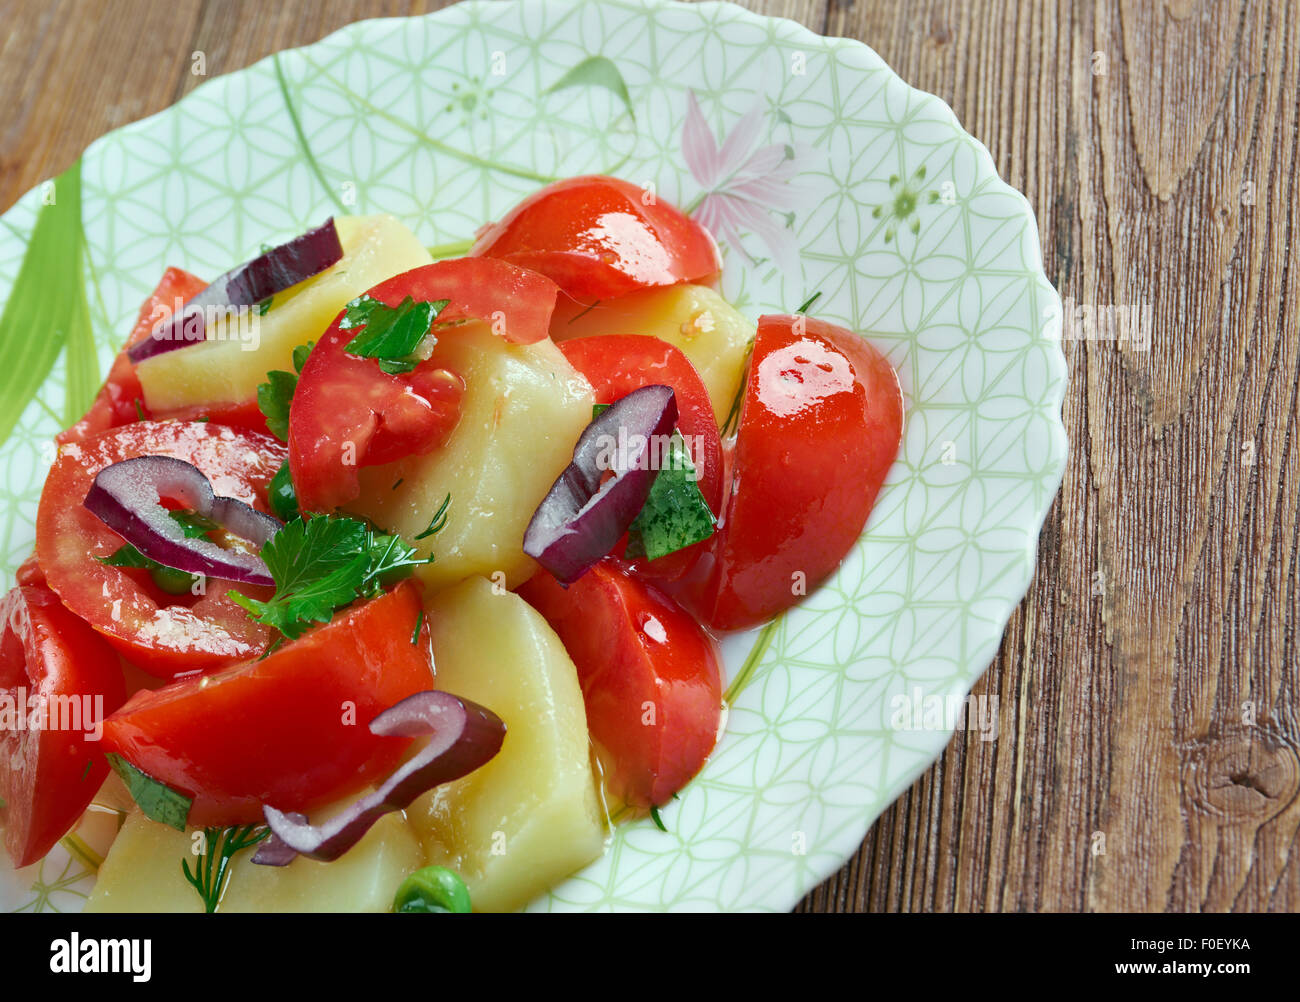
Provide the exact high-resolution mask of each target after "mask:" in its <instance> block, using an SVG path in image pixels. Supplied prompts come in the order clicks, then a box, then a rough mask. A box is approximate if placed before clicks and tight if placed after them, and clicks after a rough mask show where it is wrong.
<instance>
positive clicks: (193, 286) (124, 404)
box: [55, 268, 265, 445]
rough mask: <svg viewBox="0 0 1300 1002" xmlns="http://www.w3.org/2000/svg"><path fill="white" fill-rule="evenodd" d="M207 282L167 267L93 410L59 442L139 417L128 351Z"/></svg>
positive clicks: (139, 395) (139, 397)
mask: <svg viewBox="0 0 1300 1002" xmlns="http://www.w3.org/2000/svg"><path fill="white" fill-rule="evenodd" d="M207 284H208V283H207V282H205V281H203V279H201V278H199V277H197V276H195V275H191V274H190V273H189V272H188V271H182V270H181V269H180V268H168V269H167V270H166V271H165V272H163V276H162V278H161V279H159V280H158V285H157V287H156V288H155V289H154V290H153V292H151V293H150V294H149V298H148V299H146V300H145V301H144V303H142V304H141V306H140V313H139V315H138V316H137V317H136V321H135V327H133V328H132V330H131V333H130V334H129V335H128V336H127V339H126V345H125V346H124V347H123V348H122V350H121V351H119V352H118V353H117V357H116V358H115V359H114V360H113V366H112V368H111V369H109V372H108V378H107V379H105V380H104V385H103V386H101V387H100V388H99V392H98V393H97V394H96V395H95V399H94V401H93V402H92V403H91V405H90V409H89V410H88V411H86V414H85V416H84V417H83V418H82V419H81V420H80V421H78V422H77V423H76V424H74V425H73V426H72V427H71V428H69V429H67V430H66V431H63V432H60V433H59V435H58V436H57V437H56V438H55V441H56V442H58V443H59V445H64V444H66V443H68V442H81V441H83V440H85V439H86V438H88V437H89V436H91V435H97V434H98V433H99V432H101V431H107V430H108V429H109V428H117V427H120V426H121V425H124V424H130V423H131V422H133V421H138V420H140V413H141V411H144V389H143V388H142V387H141V385H140V378H139V377H138V376H137V375H136V374H135V365H134V364H133V363H132V362H131V360H130V359H129V358H128V357H127V354H126V350H127V348H130V347H131V346H132V345H133V344H138V343H139V342H140V341H143V340H144V339H145V338H147V337H148V336H149V334H150V332H151V331H152V330H153V329H154V327H156V326H157V325H158V324H159V323H161V322H162V321H163V320H164V319H166V318H167V317H169V316H171V314H172V310H173V309H175V307H176V301H177V300H180V301H181V302H182V303H185V302H188V301H189V300H190V299H192V298H193V297H194V296H195V295H197V294H198V293H199V292H201V291H202V290H203V289H205V288H206V287H207ZM137 402H138V403H139V405H140V408H141V410H139V411H137V410H136V405H137ZM144 413H145V416H146V417H148V416H149V415H148V412H147V411H145V412H144ZM263 430H265V429H263Z"/></svg>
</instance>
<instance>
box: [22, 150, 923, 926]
mask: <svg viewBox="0 0 1300 1002" xmlns="http://www.w3.org/2000/svg"><path fill="white" fill-rule="evenodd" d="M721 267H722V262H721V259H720V256H719V253H718V250H717V247H716V244H715V243H714V240H713V238H712V237H711V236H710V234H709V233H708V232H707V231H706V230H705V229H703V228H702V227H701V226H700V225H699V224H698V223H697V222H695V221H694V220H692V219H691V218H690V217H688V216H687V215H685V214H683V213H682V212H680V211H679V210H678V209H676V208H675V207H673V206H671V205H669V204H667V203H666V202H664V201H663V200H661V199H657V198H656V197H655V196H654V195H653V193H652V192H651V191H649V190H645V189H642V188H640V187H637V186H635V185H632V184H630V183H628V182H626V181H622V180H619V179H616V178H612V177H603V176H586V177H578V178H572V179H569V180H565V181H561V182H558V183H555V184H551V185H548V186H547V187H544V188H542V189H540V190H539V191H537V192H535V193H534V194H533V195H531V196H529V197H528V198H526V199H525V200H524V201H523V202H522V203H520V204H519V205H517V206H516V207H515V208H514V209H512V210H511V211H510V212H509V213H507V214H506V215H505V216H504V217H503V218H502V219H500V220H499V221H497V222H494V223H490V224H488V225H486V226H485V227H483V229H481V230H480V232H479V234H478V236H477V238H476V239H475V241H474V242H473V244H472V246H471V247H470V248H469V250H468V253H467V254H466V256H464V257H458V258H446V259H442V260H437V261H435V260H434V259H433V257H432V255H431V254H430V251H429V250H428V249H426V248H425V247H424V246H422V245H421V243H420V241H419V240H418V239H417V238H416V237H415V236H414V234H412V233H411V232H410V231H409V230H408V229H406V228H405V227H404V226H403V225H402V224H401V223H400V222H398V221H397V220H396V219H394V218H392V217H389V216H371V217H339V218H335V219H331V220H328V221H327V222H326V223H325V224H323V225H322V226H320V227H317V228H315V229H313V230H311V231H309V232H307V233H304V234H302V235H301V236H298V237H296V238H295V239H293V240H291V241H289V242H288V243H285V244H281V245H278V246H274V247H264V248H263V249H262V253H261V254H259V255H258V256H257V257H256V258H254V259H252V260H250V261H248V262H246V263H244V264H241V265H239V266H237V267H235V268H233V269H232V270H231V271H229V272H227V273H226V274H224V275H222V276H220V277H218V278H216V279H215V280H213V281H211V282H205V281H203V280H202V279H199V278H197V277H196V276H193V275H191V274H189V273H187V272H185V271H182V270H180V269H178V268H169V269H168V270H167V271H166V272H165V273H164V274H163V276H162V278H161V279H160V281H159V282H158V285H157V287H156V289H155V290H154V292H153V294H152V295H151V296H150V297H149V299H148V300H146V302H145V303H144V304H143V305H142V307H141V310H140V314H139V318H138V322H137V323H136V326H135V328H134V330H133V331H132V332H131V334H130V336H129V338H128V340H127V344H126V347H125V348H124V349H123V350H122V352H121V353H120V354H119V356H118V357H117V359H116V361H115V362H114V364H113V367H112V369H111V371H110V373H109V375H108V378H107V380H106V382H105V383H104V385H103V387H102V388H101V389H100V391H99V394H98V396H97V397H96V399H95V401H94V403H93V404H92V406H91V408H90V409H89V411H88V412H87V413H86V415H85V416H84V417H83V418H82V420H81V421H79V422H77V423H76V424H75V425H73V426H72V427H71V428H68V429H67V430H66V431H64V432H63V433H62V434H60V435H59V437H58V451H57V455H56V458H55V460H54V462H53V464H52V466H51V469H50V472H49V475H48V478H47V480H46V483H45V487H44V489H43V492H42V495H41V501H40V506H39V511H38V516H37V525H36V547H35V552H34V553H33V555H32V557H31V558H30V559H29V560H28V561H27V562H26V563H25V564H24V565H23V566H22V568H20V570H19V572H18V576H17V584H16V586H15V587H14V588H13V589H12V590H11V591H10V592H9V593H8V595H7V596H5V597H4V599H3V602H4V609H3V619H2V620H0V625H2V626H3V634H2V635H0V798H3V802H4V806H3V807H2V808H0V811H2V814H0V824H2V825H3V837H4V846H5V851H6V852H7V853H8V855H9V857H10V859H11V861H12V862H13V864H14V865H15V866H19V867H21V866H26V865H28V864H31V863H33V862H35V861H37V860H39V859H41V858H42V857H43V856H44V855H45V854H46V853H47V852H48V851H49V850H50V849H51V848H52V847H53V846H54V845H55V844H56V843H58V842H60V841H62V842H63V843H64V845H65V846H68V847H69V850H70V851H73V852H75V853H77V854H78V855H80V856H81V857H82V858H83V859H88V860H90V861H92V862H93V863H94V865H95V866H96V867H97V870H98V879H97V882H96V886H95V889H94V892H93V893H92V895H91V898H90V901H89V904H88V907H89V908H90V909H91V910H107V911H131V910H140V911H172V910H175V911H186V910H189V911H194V910H207V911H215V910H218V909H220V910H225V911H234V910H388V909H393V910H397V911H467V910H470V909H471V908H472V909H474V910H482V911H491V910H508V909H514V908H518V907H521V906H523V905H525V904H527V903H528V902H529V901H530V900H531V899H533V898H534V897H536V896H537V895H538V894H540V893H542V892H544V891H545V890H546V889H547V888H548V887H550V886H553V885H554V884H556V883H557V882H559V881H561V880H563V879H564V878H565V877H567V876H568V875H570V874H572V873H573V872H575V871H576V870H578V869H580V868H582V867H583V866H585V865H586V864H588V863H590V862H591V861H592V860H593V859H596V858H598V857H599V856H600V855H601V853H602V852H603V851H604V849H605V846H606V842H607V836H608V832H609V830H610V826H611V825H613V824H617V823H620V822H622V821H623V820H626V819H629V818H635V817H642V816H645V815H646V814H650V815H651V816H653V818H654V820H655V821H656V823H660V819H659V817H658V809H659V808H660V807H662V806H664V805H665V804H667V803H669V802H670V801H672V800H673V799H674V798H675V797H678V796H679V795H684V794H682V791H683V789H684V788H685V787H686V786H687V784H688V783H689V782H690V780H691V779H692V778H693V777H694V776H695V775H696V774H697V773H698V772H699V770H700V769H701V768H702V767H703V766H704V764H705V762H706V760H707V759H708V757H709V755H710V753H711V752H712V750H713V748H714V746H715V744H716V743H717V741H718V740H719V737H720V735H721V734H722V733H723V731H724V729H725V728H724V720H725V713H724V711H725V707H724V705H723V680H722V675H721V670H720V662H719V657H718V654H717V647H716V644H717V639H718V637H719V636H720V635H721V634H724V633H726V632H728V631H734V630H744V629H748V628H752V627H755V626H759V625H761V624H763V623H765V622H767V621H769V620H770V619H771V618H772V617H774V616H777V615H779V614H780V613H781V612H783V611H784V610H785V609H787V608H789V607H790V606H792V605H794V604H795V603H797V602H799V601H800V600H801V598H802V597H803V596H804V595H806V594H807V593H808V592H810V591H811V590H812V589H814V588H815V587H816V586H817V585H818V584H819V583H821V582H822V581H823V580H824V579H826V578H827V577H828V576H829V575H830V574H831V573H832V572H833V571H834V570H835V569H836V567H837V566H838V565H839V563H840V562H841V561H842V560H843V558H844V556H845V555H846V554H847V553H848V551H849V550H850V548H851V547H852V545H853V544H854V542H855V541H856V540H857V538H858V536H859V535H860V533H861V532H862V530H863V527H864V525H865V523H866V520H867V517H868V515H869V513H870V511H871V507H872V504H873V502H874V500H875V497H876V494H877V492H878V490H879V488H880V485H881V483H882V482H883V480H884V478H885V475H886V473H887V471H888V469H889V467H890V465H891V464H892V463H893V461H894V458H895V457H896V455H897V453H898V449H899V446H900V442H901V435H902V427H903V401H902V395H901V391H900V389H899V383H898V379H897V376H896V374H895V373H894V371H893V369H892V368H891V367H890V365H889V364H888V362H887V361H886V360H885V359H884V357H883V356H882V355H881V354H880V353H879V352H877V351H876V350H875V349H874V348H872V347H871V345H870V344H869V343H868V342H867V341H866V340H864V339H863V338H862V337H860V336H859V335H858V334H855V333H853V332H850V331H848V330H845V329H843V328H841V327H836V326H833V325H831V324H829V323H826V322H823V321H820V320H817V319H815V318H814V317H812V316H810V315H808V310H810V309H811V307H812V305H813V304H815V301H816V299H817V296H813V297H812V299H810V300H809V302H807V303H805V304H802V305H800V306H799V307H798V308H797V309H794V310H792V312H791V313H790V314H788V315H776V316H763V317H760V318H759V319H758V321H757V324H756V325H754V324H752V323H751V322H750V321H749V320H747V319H746V318H745V317H743V316H742V315H741V314H740V313H739V312H738V311H737V310H735V309H734V308H733V307H732V306H731V305H730V304H728V303H727V302H726V301H725V300H724V299H723V298H722V297H721V295H719V293H718V292H717V291H716V289H715V285H716V281H717V279H718V277H719V274H720V271H721Z"/></svg>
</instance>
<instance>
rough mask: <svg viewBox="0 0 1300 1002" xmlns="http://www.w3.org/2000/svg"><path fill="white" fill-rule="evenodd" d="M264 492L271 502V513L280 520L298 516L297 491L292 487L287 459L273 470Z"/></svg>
mask: <svg viewBox="0 0 1300 1002" xmlns="http://www.w3.org/2000/svg"><path fill="white" fill-rule="evenodd" d="M266 494H267V497H268V498H269V499H270V502H271V514H272V515H274V516H275V517H276V518H278V519H279V520H280V521H281V522H290V521H292V520H293V519H295V518H297V517H298V492H297V491H295V490H294V489H293V478H292V477H291V476H290V475H289V461H288V460H287V459H286V460H285V461H284V462H283V463H281V464H280V468H279V469H278V470H276V471H275V476H273V477H272V478H271V484H270V486H269V487H267V489H266Z"/></svg>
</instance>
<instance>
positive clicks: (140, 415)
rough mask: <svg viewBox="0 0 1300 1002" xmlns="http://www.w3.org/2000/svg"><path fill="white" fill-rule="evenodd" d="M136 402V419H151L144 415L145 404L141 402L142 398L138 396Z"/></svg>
mask: <svg viewBox="0 0 1300 1002" xmlns="http://www.w3.org/2000/svg"><path fill="white" fill-rule="evenodd" d="M134 403H135V419H136V420H137V421H147V420H149V419H148V418H146V417H145V416H144V404H142V403H140V398H139V397H136V398H135V401H134Z"/></svg>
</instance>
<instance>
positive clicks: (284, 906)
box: [86, 811, 422, 912]
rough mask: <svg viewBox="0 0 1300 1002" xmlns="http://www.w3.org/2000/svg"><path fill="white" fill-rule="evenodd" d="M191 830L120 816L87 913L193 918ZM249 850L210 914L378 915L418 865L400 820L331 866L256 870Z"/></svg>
mask: <svg viewBox="0 0 1300 1002" xmlns="http://www.w3.org/2000/svg"><path fill="white" fill-rule="evenodd" d="M195 834H196V833H194V832H179V831H177V830H176V829H175V828H169V827H167V826H166V825H162V824H159V823H158V822H156V821H150V820H149V819H148V818H146V817H145V816H144V815H143V814H141V813H140V812H139V811H136V812H134V813H132V814H131V815H130V817H128V818H127V820H126V823H125V824H124V825H123V826H122V830H121V832H119V833H118V836H117V838H116V839H115V840H114V842H113V847H112V848H111V849H110V850H109V852H108V856H107V857H106V858H105V859H104V862H103V865H101V866H100V868H99V879H98V880H97V881H96V882H95V889H94V890H93V891H92V892H91V895H90V900H89V901H88V902H87V903H86V911H88V912H201V911H203V901H202V899H201V898H200V897H199V893H198V891H196V890H195V889H194V888H193V887H192V886H191V885H190V883H189V882H188V881H187V880H186V879H185V876H184V874H183V873H182V872H181V861H182V860H189V862H190V868H191V870H193V868H194V866H195V863H196V862H197V861H198V857H196V856H194V855H193V848H194V846H195V844H196V843H195V839H194V835H195ZM253 852H254V850H251V849H249V850H245V851H243V852H241V853H239V854H238V855H236V856H235V857H234V860H233V861H232V862H231V864H230V879H229V882H228V883H227V884H226V890H225V894H224V895H223V897H222V899H221V904H220V906H219V907H218V909H217V910H218V911H223V912H384V911H388V910H389V909H390V908H391V907H392V905H393V895H395V894H396V893H397V888H398V885H399V884H401V882H402V881H403V880H405V879H406V877H407V875H408V874H410V873H413V872H414V871H416V870H418V869H419V868H420V866H421V865H422V851H421V847H420V842H419V840H418V839H417V838H416V836H415V833H414V832H413V831H412V830H411V828H410V826H409V825H408V824H407V823H406V820H405V819H404V818H403V817H402V815H400V814H387V815H385V816H384V817H382V818H380V819H379V821H378V822H376V823H375V826H374V827H373V828H371V829H370V831H369V832H367V833H366V836H365V838H363V839H362V840H361V841H360V842H358V843H357V844H356V845H355V846H354V847H353V848H352V849H351V850H349V851H348V852H347V853H345V854H344V855H343V856H341V857H339V858H338V859H336V860H335V861H334V862H332V863H317V862H315V861H314V860H310V859H296V860H294V861H293V862H292V863H290V864H289V865H288V866H285V867H275V866H258V865H256V864H254V863H253V861H252V857H253Z"/></svg>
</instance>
